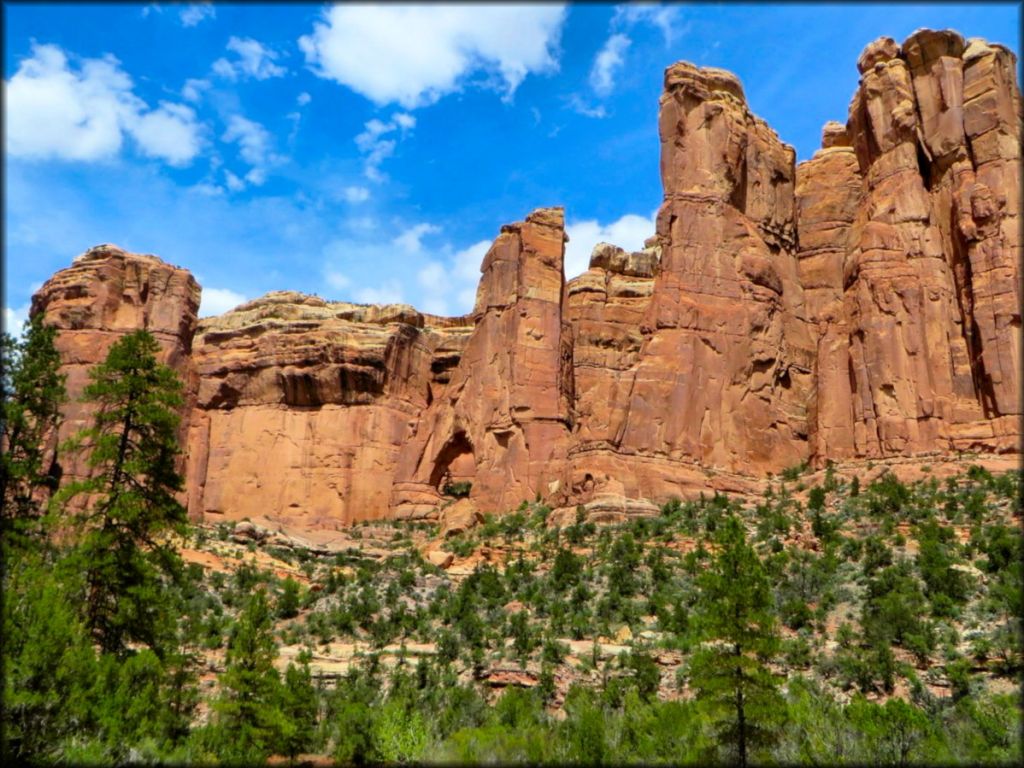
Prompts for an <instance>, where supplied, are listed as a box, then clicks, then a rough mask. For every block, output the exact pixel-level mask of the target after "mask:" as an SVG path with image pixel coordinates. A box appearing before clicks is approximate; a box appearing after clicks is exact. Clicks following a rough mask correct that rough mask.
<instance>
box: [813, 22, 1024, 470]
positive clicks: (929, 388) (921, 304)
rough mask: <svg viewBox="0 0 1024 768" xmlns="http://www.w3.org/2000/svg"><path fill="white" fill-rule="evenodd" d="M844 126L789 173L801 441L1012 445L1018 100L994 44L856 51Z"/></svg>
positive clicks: (835, 446) (941, 41) (924, 38)
mask: <svg viewBox="0 0 1024 768" xmlns="http://www.w3.org/2000/svg"><path fill="white" fill-rule="evenodd" d="M858 68H859V69H860V72H861V82H860V87H859V88H858V91H857V93H856V94H855V95H854V98H853V102H852V103H851V105H850V117H849V121H848V123H847V126H846V128H845V130H842V131H840V130H838V129H837V128H836V127H835V126H834V125H830V126H826V130H825V134H824V136H823V142H822V145H823V147H824V149H822V150H821V151H820V152H819V153H818V154H817V155H815V157H814V158H813V159H812V160H810V161H808V162H807V163H805V164H803V165H801V167H800V169H799V172H798V177H799V183H798V189H797V199H798V209H799V214H800V215H799V231H800V280H801V282H802V283H803V285H804V288H805V290H806V291H807V295H808V305H807V310H808V317H809V319H810V320H811V321H812V323H814V324H816V325H817V326H818V343H817V347H818V349H817V383H816V396H815V399H814V404H813V408H812V412H813V413H814V417H813V419H812V429H811V432H812V436H811V442H812V451H813V453H814V455H815V456H816V457H817V458H818V459H819V460H824V459H826V458H833V459H835V458H846V457H878V456H897V455H908V454H916V453H925V452H930V451H951V450H956V449H969V450H986V451H1016V450H1019V442H1020V423H1019V422H1020V415H1021V412H1020V363H1021V360H1020V343H1021V336H1020V302H1021V287H1020V269H1019V265H1020V255H1021V252H1020V219H1019V216H1020V199H1019V190H1020V144H1019V135H1020V125H1021V122H1020V99H1019V91H1018V90H1017V87H1016V82H1015V75H1014V72H1015V60H1014V57H1013V55H1012V54H1011V53H1010V52H1009V51H1008V50H1006V49H1005V48H1003V47H1002V46H989V45H987V44H986V43H984V42H983V41H980V40H974V41H971V42H970V43H966V42H965V41H964V40H963V38H962V37H961V36H960V35H959V34H957V33H956V32H951V31H944V32H934V31H931V30H920V31H918V32H915V33H914V34H913V35H911V36H910V37H909V38H908V39H907V40H906V41H905V42H904V43H903V45H902V46H899V45H897V44H896V42H895V41H894V40H892V39H890V38H882V39H880V40H877V41H875V42H873V43H871V44H870V45H868V46H867V48H865V50H864V53H863V54H862V55H861V57H860V60H859V61H858Z"/></svg>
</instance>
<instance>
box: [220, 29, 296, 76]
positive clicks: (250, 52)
mask: <svg viewBox="0 0 1024 768" xmlns="http://www.w3.org/2000/svg"><path fill="white" fill-rule="evenodd" d="M227 49H228V50H229V51H231V52H232V53H233V54H235V55H234V56H233V57H232V58H231V59H228V58H225V57H222V58H219V59H217V60H216V61H214V62H213V66H212V70H213V72H214V74H216V75H219V76H221V77H223V78H224V79H226V80H230V81H232V82H234V81H236V80H247V79H248V80H269V79H270V78H272V77H282V76H284V75H285V74H286V73H287V72H288V70H287V69H285V68H284V67H282V66H281V65H279V64H275V63H274V62H276V61H277V60H278V59H279V58H280V56H281V54H279V53H277V51H274V50H271V49H270V48H268V47H267V46H265V45H263V43H261V42H260V41H259V40H253V39H252V38H251V37H234V36H232V37H231V38H229V39H228V45H227Z"/></svg>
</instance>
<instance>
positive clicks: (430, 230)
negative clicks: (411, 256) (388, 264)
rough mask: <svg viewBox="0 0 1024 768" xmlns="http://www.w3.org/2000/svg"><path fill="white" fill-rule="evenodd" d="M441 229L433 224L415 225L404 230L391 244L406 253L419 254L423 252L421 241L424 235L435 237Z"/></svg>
mask: <svg viewBox="0 0 1024 768" xmlns="http://www.w3.org/2000/svg"><path fill="white" fill-rule="evenodd" d="M440 231H441V228H440V227H438V226H436V225H434V224H417V225H415V226H413V227H409V229H407V230H405V231H404V232H403V233H402V234H400V235H399V236H398V237H396V238H395V239H394V240H393V241H392V242H393V243H394V244H395V245H397V246H398V247H399V248H401V249H402V250H403V251H405V252H406V253H420V252H421V251H422V250H423V243H422V240H423V238H424V237H425V236H426V235H436V234H437V233H438V232H440Z"/></svg>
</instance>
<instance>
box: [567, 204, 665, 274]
mask: <svg viewBox="0 0 1024 768" xmlns="http://www.w3.org/2000/svg"><path fill="white" fill-rule="evenodd" d="M565 231H566V233H567V234H568V235H569V242H568V243H566V245H565V276H566V278H570V277H576V275H580V274H582V273H584V272H586V271H587V268H588V267H589V266H590V254H591V252H592V251H593V250H594V246H595V245H597V244H598V243H611V244H612V245H617V246H619V247H620V248H623V249H624V250H627V251H638V250H640V249H641V248H643V247H644V240H646V239H647V238H648V237H650V236H651V235H653V234H654V215H652V216H651V217H650V218H645V217H643V216H638V215H637V214H635V213H627V214H626V215H625V216H623V217H622V218H620V219H618V220H616V221H613V222H611V223H609V224H600V223H598V221H597V220H596V219H588V220H586V221H578V222H576V223H575V224H569V225H567V226H566V228H565Z"/></svg>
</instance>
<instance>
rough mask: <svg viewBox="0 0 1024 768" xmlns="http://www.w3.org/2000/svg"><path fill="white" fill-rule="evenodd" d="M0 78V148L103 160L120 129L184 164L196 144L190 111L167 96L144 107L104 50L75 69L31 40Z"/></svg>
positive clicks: (151, 151) (150, 150)
mask: <svg viewBox="0 0 1024 768" xmlns="http://www.w3.org/2000/svg"><path fill="white" fill-rule="evenodd" d="M5 85H6V87H5V89H4V112H5V114H6V116H7V152H8V153H9V154H10V155H12V156H15V157H33V158H59V159H62V160H82V161H95V160H103V159H108V158H112V157H114V156H115V155H117V154H118V153H119V152H120V151H121V147H122V145H123V143H124V137H125V136H126V135H127V136H130V137H131V138H133V139H134V140H135V141H136V143H137V144H138V146H139V148H140V149H141V151H142V152H143V154H145V155H148V156H150V157H158V158H161V159H163V160H166V161H167V162H168V163H170V164H172V165H186V164H188V163H189V162H190V161H191V160H192V159H193V158H194V157H195V156H196V155H197V154H198V153H199V151H200V148H201V138H200V134H201V126H200V125H199V123H197V122H196V119H195V113H194V112H193V111H192V110H191V109H189V108H188V107H185V106H182V105H179V104H171V103H169V102H161V103H160V106H159V107H158V108H157V109H155V110H150V109H149V107H148V105H147V104H146V102H144V101H143V100H142V99H140V98H139V97H138V96H136V95H135V94H134V93H133V90H132V88H133V85H132V80H131V78H130V77H129V76H128V74H127V73H125V72H124V70H122V69H121V67H120V62H119V61H118V60H117V59H116V58H114V57H113V56H110V55H107V56H105V57H104V58H102V59H82V61H81V66H80V67H79V68H78V71H75V70H73V69H72V67H71V66H70V64H69V61H68V57H67V55H66V54H65V53H64V51H63V50H62V49H61V48H60V47H59V46H56V45H36V44H34V45H33V46H32V56H31V57H29V58H27V59H23V60H22V61H21V62H20V64H19V66H18V71H17V72H15V74H14V76H13V77H12V78H11V79H10V80H8V81H7V82H6V83H5Z"/></svg>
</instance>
